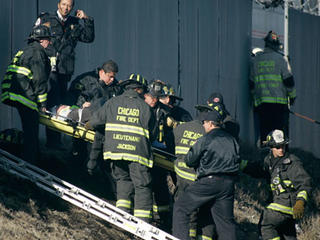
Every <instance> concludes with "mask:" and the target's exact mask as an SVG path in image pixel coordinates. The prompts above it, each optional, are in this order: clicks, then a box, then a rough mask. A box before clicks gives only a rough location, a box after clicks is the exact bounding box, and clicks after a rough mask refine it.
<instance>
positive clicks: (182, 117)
mask: <svg viewBox="0 0 320 240" xmlns="http://www.w3.org/2000/svg"><path fill="white" fill-rule="evenodd" d="M163 90H164V93H165V94H164V96H162V97H161V98H160V101H161V102H162V103H163V104H165V105H168V106H169V107H170V108H171V113H170V114H171V116H172V117H173V119H174V120H176V121H178V122H189V121H192V116H191V114H190V113H189V112H188V111H187V110H185V109H184V108H182V107H179V106H178V105H177V101H183V98H181V97H179V96H177V95H176V93H175V90H174V88H173V86H171V84H168V83H163Z"/></svg>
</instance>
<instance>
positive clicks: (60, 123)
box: [39, 112, 175, 171]
mask: <svg viewBox="0 0 320 240" xmlns="http://www.w3.org/2000/svg"><path fill="white" fill-rule="evenodd" d="M39 121H40V123H41V124H43V125H45V126H47V127H48V128H50V129H51V130H53V131H57V132H61V133H64V134H67V135H69V136H72V137H74V138H80V139H83V140H84V141H87V142H91V143H92V142H93V140H94V135H95V132H94V131H92V130H88V129H86V128H84V126H83V124H81V123H79V122H76V121H73V120H72V119H69V118H65V120H60V119H57V118H56V117H55V115H54V114H51V113H49V112H47V113H40V119H39ZM152 151H153V156H154V164H155V165H156V166H158V167H161V168H164V169H166V170H169V171H174V165H173V161H174V159H175V156H174V155H172V154H170V153H167V152H166V151H163V150H161V149H159V148H155V147H153V148H152Z"/></svg>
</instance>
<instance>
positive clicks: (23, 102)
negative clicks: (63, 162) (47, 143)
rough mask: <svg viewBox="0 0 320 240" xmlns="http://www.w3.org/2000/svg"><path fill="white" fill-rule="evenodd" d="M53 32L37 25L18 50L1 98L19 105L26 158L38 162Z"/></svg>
mask: <svg viewBox="0 0 320 240" xmlns="http://www.w3.org/2000/svg"><path fill="white" fill-rule="evenodd" d="M50 38H51V33H50V30H49V28H47V27H46V26H37V27H34V28H33V30H32V33H31V34H30V37H29V39H28V46H27V47H26V48H25V49H23V50H21V51H18V53H17V54H16V55H15V56H14V58H13V60H12V62H11V64H10V65H9V66H8V68H7V72H6V74H5V76H4V79H3V82H2V95H1V101H2V102H3V103H4V104H7V105H10V106H13V107H16V108H17V110H18V112H19V115H20V118H21V123H22V130H23V133H24V135H23V139H24V146H23V155H22V156H23V159H25V160H27V161H29V162H31V163H36V162H37V160H38V159H37V158H38V151H39V139H38V135H39V110H40V111H41V110H42V111H45V109H46V102H47V81H48V76H49V72H50V64H49V60H48V57H47V54H46V53H45V48H46V47H47V46H48V45H49V42H50Z"/></svg>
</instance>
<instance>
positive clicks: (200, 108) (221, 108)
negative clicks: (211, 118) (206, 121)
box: [194, 103, 227, 120]
mask: <svg viewBox="0 0 320 240" xmlns="http://www.w3.org/2000/svg"><path fill="white" fill-rule="evenodd" d="M194 107H195V108H196V109H197V110H198V111H199V112H211V111H216V112H217V113H219V115H220V117H221V119H222V120H224V119H225V118H226V116H227V111H226V109H225V107H224V105H223V104H221V103H215V104H214V105H196V106H194Z"/></svg>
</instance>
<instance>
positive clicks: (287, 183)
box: [283, 180, 294, 188]
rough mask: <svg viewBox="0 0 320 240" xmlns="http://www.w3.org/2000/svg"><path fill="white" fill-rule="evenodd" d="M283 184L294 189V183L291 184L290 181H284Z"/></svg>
mask: <svg viewBox="0 0 320 240" xmlns="http://www.w3.org/2000/svg"><path fill="white" fill-rule="evenodd" d="M283 183H284V184H285V185H286V186H287V187H291V188H293V187H294V186H293V184H292V182H291V181H290V180H283Z"/></svg>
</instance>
